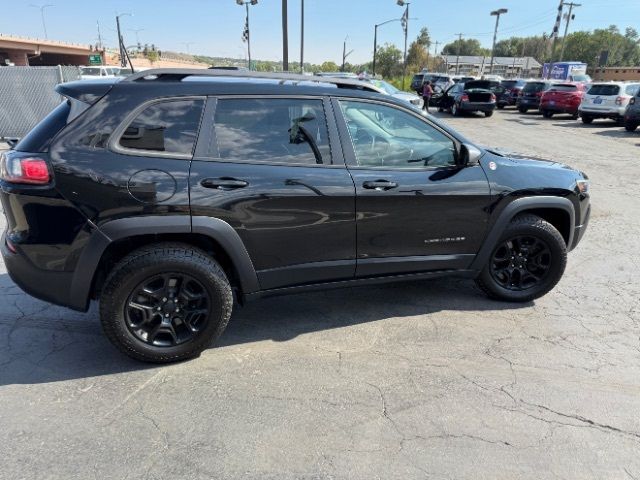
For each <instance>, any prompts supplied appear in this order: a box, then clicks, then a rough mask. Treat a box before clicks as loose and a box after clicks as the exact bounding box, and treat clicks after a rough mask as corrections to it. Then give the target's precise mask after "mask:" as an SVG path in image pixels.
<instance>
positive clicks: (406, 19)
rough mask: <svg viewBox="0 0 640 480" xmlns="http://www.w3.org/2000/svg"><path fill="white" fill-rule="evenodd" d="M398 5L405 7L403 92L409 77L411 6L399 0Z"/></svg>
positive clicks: (403, 0) (403, 26)
mask: <svg viewBox="0 0 640 480" xmlns="http://www.w3.org/2000/svg"><path fill="white" fill-rule="evenodd" d="M398 5H400V6H401V7H405V6H406V7H405V10H404V15H402V21H401V22H402V29H403V30H404V54H403V56H402V90H404V82H405V77H406V76H407V37H408V35H409V5H410V3H409V2H407V1H405V0H398Z"/></svg>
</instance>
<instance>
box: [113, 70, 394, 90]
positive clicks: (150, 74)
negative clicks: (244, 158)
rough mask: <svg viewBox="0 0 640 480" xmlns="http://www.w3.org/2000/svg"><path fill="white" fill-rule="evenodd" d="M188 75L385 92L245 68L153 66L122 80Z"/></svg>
mask: <svg viewBox="0 0 640 480" xmlns="http://www.w3.org/2000/svg"><path fill="white" fill-rule="evenodd" d="M186 77H227V78H229V77H232V78H233V77H235V78H261V79H270V80H281V81H282V82H317V83H328V84H333V85H336V86H337V87H338V88H354V89H359V90H367V91H370V92H377V93H384V92H383V91H382V90H381V89H380V88H378V87H376V86H375V85H373V84H371V83H369V82H364V81H362V80H358V79H356V78H334V77H319V76H316V75H300V74H297V73H286V72H284V73H272V72H254V71H248V70H247V71H243V70H220V69H215V68H153V69H150V70H143V71H141V72H137V73H134V74H132V75H129V76H127V77H125V78H123V79H122V82H138V81H180V80H182V79H184V78H186Z"/></svg>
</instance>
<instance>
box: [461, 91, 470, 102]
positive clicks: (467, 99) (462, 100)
mask: <svg viewBox="0 0 640 480" xmlns="http://www.w3.org/2000/svg"><path fill="white" fill-rule="evenodd" d="M460 101H461V102H468V101H469V95H467V94H466V93H465V94H464V95H462V96H461V97H460Z"/></svg>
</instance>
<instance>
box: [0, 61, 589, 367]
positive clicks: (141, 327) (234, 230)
mask: <svg viewBox="0 0 640 480" xmlns="http://www.w3.org/2000/svg"><path fill="white" fill-rule="evenodd" d="M57 91H58V92H59V93H60V94H61V95H63V96H65V97H66V98H67V101H66V102H64V103H62V104H61V105H60V106H59V107H57V108H56V109H55V110H54V111H53V112H52V113H51V114H50V115H49V116H48V117H47V118H46V119H44V120H43V121H42V122H41V123H40V124H39V125H38V126H37V127H36V128H35V129H34V130H32V131H31V132H30V133H29V134H28V135H27V136H26V137H24V138H23V139H22V140H21V141H20V143H19V144H18V145H17V146H16V147H15V149H13V150H11V151H9V152H7V153H5V154H3V155H2V158H1V162H0V188H1V194H0V196H1V198H2V206H3V210H4V213H5V215H6V218H7V228H6V231H5V233H4V235H3V236H2V240H1V245H0V248H1V250H2V255H3V257H4V262H5V264H6V267H7V270H8V271H9V274H10V275H11V277H12V278H13V280H14V281H15V282H16V283H17V284H18V285H19V286H20V287H21V288H23V289H24V290H25V291H26V292H28V293H30V294H31V295H33V296H35V297H38V298H41V299H44V300H47V301H49V302H52V303H56V304H59V305H65V306H67V307H70V308H73V309H76V310H81V311H86V310H87V308H88V305H89V302H90V300H91V299H97V300H99V302H100V318H101V322H102V325H103V328H104V331H105V333H106V335H107V336H108V337H109V338H110V340H111V341H112V342H113V343H114V344H115V345H116V346H117V347H118V348H120V350H122V351H123V352H125V353H126V354H128V355H130V356H132V357H134V358H137V359H139V360H146V361H154V362H169V361H174V360H180V359H185V358H189V357H193V356H195V355H197V354H199V353H200V352H201V351H202V350H203V349H205V348H206V347H207V346H208V345H209V344H210V342H211V341H212V340H213V339H215V338H216V337H218V336H219V335H220V334H221V333H222V331H223V330H224V328H225V326H226V324H227V322H228V320H229V317H230V315H231V310H232V306H233V304H234V300H235V301H237V302H238V303H242V302H246V301H247V300H250V299H255V298H258V297H261V296H265V295H272V294H280V293H290V292H291V293H293V292H300V291H305V290H310V289H317V288H334V287H346V286H353V285H364V284H372V283H378V282H385V281H398V280H411V279H420V278H433V277H439V276H444V275H458V276H463V277H468V278H474V279H476V282H477V283H478V285H479V286H480V287H481V288H482V289H483V290H484V291H485V292H486V293H487V294H489V295H490V296H491V297H494V298H498V299H502V300H507V301H530V300H532V299H534V298H537V297H540V296H541V295H544V294H545V293H547V292H548V291H549V290H551V289H552V288H553V287H554V286H555V284H556V283H557V282H558V280H559V279H560V277H561V276H562V274H563V271H564V269H565V264H566V255H567V251H569V250H571V249H572V248H574V247H575V246H576V245H577V244H578V242H579V241H580V239H581V237H582V235H583V233H584V230H585V227H586V225H587V221H588V218H589V193H588V186H589V184H588V180H587V177H586V176H585V175H584V174H582V173H580V172H578V171H576V170H572V169H571V168H568V167H566V166H564V165H560V164H557V163H554V162H551V161H541V160H530V159H525V158H516V157H513V156H508V155H505V154H501V153H499V152H495V151H491V150H486V149H482V148H479V147H476V146H474V145H472V144H471V142H469V141H468V140H466V139H464V138H463V137H462V136H460V135H459V134H458V133H456V132H455V131H453V130H451V129H450V128H448V127H447V126H446V125H444V124H442V123H439V122H438V121H436V120H435V119H434V118H432V117H430V116H427V115H424V114H422V113H421V112H420V111H418V110H415V109H413V108H412V107H411V106H409V105H406V104H404V103H402V102H399V101H396V100H394V99H393V98H392V97H390V96H384V95H381V94H377V93H372V92H369V91H366V85H364V84H363V83H362V82H358V81H357V80H348V79H329V78H310V77H299V76H293V75H284V74H279V75H276V74H271V75H270V74H257V73H251V72H223V71H211V70H209V71H207V70H204V71H198V70H151V71H146V72H143V73H140V74H134V75H132V76H129V77H128V78H126V79H123V80H120V81H118V80H109V81H96V82H74V83H68V84H62V85H59V86H58V87H57Z"/></svg>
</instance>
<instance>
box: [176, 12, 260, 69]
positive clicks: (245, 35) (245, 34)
mask: <svg viewBox="0 0 640 480" xmlns="http://www.w3.org/2000/svg"><path fill="white" fill-rule="evenodd" d="M236 3H237V4H238V5H240V6H243V5H244V6H245V7H246V9H247V16H246V17H245V21H244V30H243V31H242V41H243V42H247V56H248V57H249V58H248V60H247V62H248V63H247V66H248V68H249V70H251V30H250V29H249V5H257V4H258V0H236ZM187 53H189V52H187Z"/></svg>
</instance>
